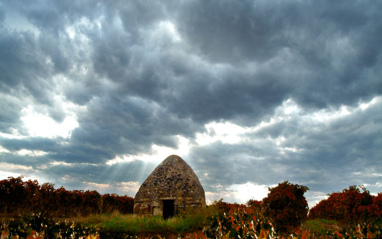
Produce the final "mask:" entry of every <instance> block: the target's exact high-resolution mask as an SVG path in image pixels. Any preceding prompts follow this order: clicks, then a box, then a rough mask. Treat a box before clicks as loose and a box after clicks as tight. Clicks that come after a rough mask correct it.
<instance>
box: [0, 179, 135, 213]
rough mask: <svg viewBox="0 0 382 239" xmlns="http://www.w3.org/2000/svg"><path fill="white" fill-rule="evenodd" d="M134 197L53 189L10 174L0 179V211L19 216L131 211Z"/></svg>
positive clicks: (35, 181)
mask: <svg viewBox="0 0 382 239" xmlns="http://www.w3.org/2000/svg"><path fill="white" fill-rule="evenodd" d="M133 206H134V199H133V198H132V197H128V196H119V195H116V194H105V195H101V194H99V193H98V192H97V191H89V190H87V191H83V190H72V191H68V190H66V189H65V188H63V187H61V188H58V189H55V188H54V185H53V184H51V183H44V184H43V185H39V184H38V181H37V180H34V181H32V180H28V181H23V180H22V178H21V177H17V178H14V177H9V178H8V179H5V180H1V181H0V213H1V214H4V215H19V214H25V213H43V214H44V215H50V216H55V217H73V216H87V215H90V214H96V213H111V212H113V211H119V212H120V213H123V214H130V213H132V212H133Z"/></svg>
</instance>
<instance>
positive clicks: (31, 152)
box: [15, 149, 48, 157]
mask: <svg viewBox="0 0 382 239" xmlns="http://www.w3.org/2000/svg"><path fill="white" fill-rule="evenodd" d="M15 153H16V154H18V155H21V156H32V157H38V156H44V155H46V154H48V153H47V152H44V151H41V150H27V149H21V150H18V151H16V152H15Z"/></svg>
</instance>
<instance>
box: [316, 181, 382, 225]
mask: <svg viewBox="0 0 382 239" xmlns="http://www.w3.org/2000/svg"><path fill="white" fill-rule="evenodd" d="M381 216H382V194H381V193H379V194H378V196H373V195H370V192H369V191H368V190H366V188H365V187H363V186H358V187H357V186H350V187H349V189H344V190H342V192H333V193H331V194H329V197H328V198H327V199H325V200H322V201H320V202H319V203H318V204H317V205H316V206H314V207H313V208H312V209H311V210H310V212H309V218H311V219H313V218H325V219H331V220H338V221H343V222H350V223H356V222H360V221H363V222H369V221H374V220H376V219H378V218H380V217H381Z"/></svg>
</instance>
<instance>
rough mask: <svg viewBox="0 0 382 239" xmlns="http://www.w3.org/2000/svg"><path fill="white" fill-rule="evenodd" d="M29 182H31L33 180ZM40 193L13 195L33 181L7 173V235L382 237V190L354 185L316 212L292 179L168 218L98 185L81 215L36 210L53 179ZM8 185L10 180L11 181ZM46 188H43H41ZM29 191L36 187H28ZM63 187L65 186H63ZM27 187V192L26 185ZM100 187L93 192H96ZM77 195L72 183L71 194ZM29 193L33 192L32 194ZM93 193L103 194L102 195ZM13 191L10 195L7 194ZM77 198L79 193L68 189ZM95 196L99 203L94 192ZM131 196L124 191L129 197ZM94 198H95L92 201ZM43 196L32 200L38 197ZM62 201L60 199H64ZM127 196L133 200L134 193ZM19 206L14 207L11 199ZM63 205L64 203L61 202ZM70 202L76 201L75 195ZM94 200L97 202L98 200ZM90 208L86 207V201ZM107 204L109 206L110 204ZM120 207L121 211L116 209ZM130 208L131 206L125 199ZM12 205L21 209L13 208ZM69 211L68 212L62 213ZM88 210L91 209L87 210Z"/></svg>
mask: <svg viewBox="0 0 382 239" xmlns="http://www.w3.org/2000/svg"><path fill="white" fill-rule="evenodd" d="M28 182H29V183H28ZM33 182H34V185H36V187H35V188H36V190H37V191H34V194H29V196H31V197H32V196H33V195H34V196H36V195H37V196H38V197H40V199H41V200H42V202H39V203H37V202H36V199H33V197H32V199H33V200H29V201H28V200H21V199H18V200H19V201H16V202H12V203H13V204H10V205H8V204H7V203H11V202H10V201H6V200H4V199H7V198H9V197H10V196H9V194H8V195H7V193H10V192H12V193H15V192H16V191H12V190H16V189H17V190H18V191H17V192H19V193H22V190H21V189H22V188H21V187H16V186H15V185H13V184H17V185H21V186H22V187H24V188H28V189H29V188H30V186H29V184H30V183H31V181H27V182H23V181H22V180H21V178H9V179H8V180H3V181H0V183H1V184H0V193H1V195H0V196H1V198H0V203H1V204H0V206H1V207H0V213H1V214H0V215H2V216H1V220H0V223H1V225H0V226H1V227H0V231H1V232H2V234H1V239H2V238H28V239H30V238H382V236H381V230H382V228H381V227H382V219H381V210H382V204H381V202H382V200H381V198H382V194H381V193H380V194H378V195H377V196H373V195H370V194H369V192H368V191H367V190H366V188H364V187H356V186H350V187H349V189H344V190H343V191H342V192H336V193H332V194H330V195H329V197H328V199H326V200H323V201H321V202H320V203H318V204H317V205H316V206H315V207H313V208H312V209H311V210H310V211H309V213H308V208H307V203H306V200H305V197H304V196H303V195H304V193H305V192H306V191H307V190H309V189H308V188H307V187H305V186H301V185H294V184H291V183H289V182H287V181H286V182H283V183H280V184H279V185H278V186H276V187H274V188H270V189H269V191H270V192H269V194H268V197H266V198H264V200H263V201H255V200H250V201H249V202H248V203H247V204H246V205H242V204H230V203H226V202H224V201H223V200H219V201H215V202H214V203H213V204H212V205H209V206H208V207H207V209H206V210H205V211H201V212H188V211H186V212H183V213H180V214H178V215H177V216H175V217H173V218H171V219H168V220H164V219H162V218H161V217H139V216H133V215H131V214H129V212H127V213H126V212H122V211H118V208H117V207H116V208H113V207H112V205H108V203H107V202H108V201H106V200H105V199H106V198H107V197H109V196H111V197H114V198H115V199H114V201H115V202H117V203H116V205H118V202H119V201H118V198H119V197H121V196H117V195H113V196H112V195H109V196H105V195H99V194H98V193H96V192H82V191H80V192H81V193H82V194H83V196H82V197H81V200H82V201H79V200H78V201H76V202H78V203H79V204H78V205H77V206H76V210H77V215H75V216H73V215H71V213H69V212H67V211H69V209H71V208H67V211H64V210H63V209H62V208H61V209H54V208H50V209H54V210H52V211H50V212H49V211H48V210H43V211H40V212H32V209H36V208H38V209H42V206H44V205H46V204H45V203H46V202H44V198H42V197H41V194H42V192H40V191H38V190H45V188H46V187H43V186H44V185H42V186H39V185H38V183H37V182H35V181H33ZM4 185H5V186H4ZM41 188H43V189H41ZM50 189H51V190H50V192H51V195H50V196H51V197H48V198H49V200H50V199H51V198H55V197H56V198H55V199H56V200H57V198H59V197H58V196H57V195H62V194H59V193H58V192H61V191H64V189H63V188H60V189H57V190H56V189H54V187H53V185H51V187H50ZM27 192H28V193H29V191H27ZM56 192H57V193H56ZM24 193H25V192H24ZM92 193H93V194H92ZM72 194H74V195H77V194H76V193H74V191H68V192H67V195H72ZM25 195H28V194H25ZM85 195H99V197H96V199H97V200H98V201H97V202H98V203H101V205H97V207H96V206H95V205H96V204H97V202H95V200H94V197H90V196H85ZM4 196H6V197H4ZM70 198H76V197H68V199H70ZM91 198H93V204H90V202H92V201H91V200H90V199H91ZM121 198H124V197H121ZM88 200H90V202H88ZM31 201H32V202H34V203H35V204H32V202H31ZM17 203H29V204H28V205H32V206H33V207H32V208H24V209H21V208H20V207H19V208H17V205H18V204H17ZM56 203H60V202H59V201H58V202H56ZM125 203H126V204H128V205H130V203H131V202H130V201H129V200H127V201H126V202H125ZM11 205H13V206H14V208H12V207H11ZM55 205H59V204H55ZM68 205H70V201H69V202H68ZM90 205H93V207H91V206H90ZM80 206H81V207H83V208H81V207H80ZM105 208H107V209H108V210H109V211H107V212H105V211H104V210H105ZM112 208H113V211H110V210H111V209H112ZM121 208H122V209H123V210H125V209H124V208H125V207H121ZM11 209H13V210H15V211H12V210H11ZM65 212H66V213H67V214H65V215H66V216H68V217H66V216H60V214H59V213H65ZM82 213H83V214H82Z"/></svg>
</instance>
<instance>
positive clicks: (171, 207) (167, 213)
mask: <svg viewBox="0 0 382 239" xmlns="http://www.w3.org/2000/svg"><path fill="white" fill-rule="evenodd" d="M174 212H175V200H163V218H164V219H167V218H170V217H173V216H174Z"/></svg>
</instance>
